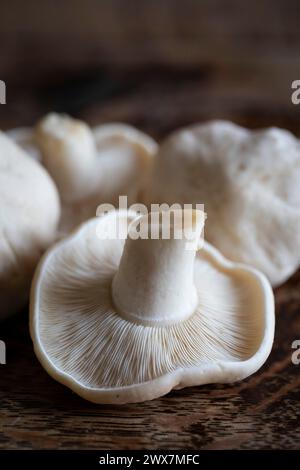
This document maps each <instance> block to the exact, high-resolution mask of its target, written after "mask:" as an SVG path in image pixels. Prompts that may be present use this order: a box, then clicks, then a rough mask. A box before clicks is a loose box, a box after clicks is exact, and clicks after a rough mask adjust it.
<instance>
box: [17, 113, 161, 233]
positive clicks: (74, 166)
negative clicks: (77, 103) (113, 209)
mask: <svg viewBox="0 0 300 470" xmlns="http://www.w3.org/2000/svg"><path fill="white" fill-rule="evenodd" d="M10 135H11V136H12V137H13V138H14V139H15V140H16V141H17V142H18V144H19V145H23V146H24V148H25V149H26V150H27V151H28V152H30V153H31V154H32V155H33V156H34V158H37V159H40V160H41V161H42V163H43V165H44V166H45V167H46V169H47V170H48V171H49V173H50V175H51V176H52V178H53V179H54V181H55V183H56V185H57V187H58V189H59V193H60V197H61V201H62V217H61V223H60V232H61V234H65V233H68V232H69V231H70V230H71V229H73V228H74V227H76V226H77V225H78V224H79V223H81V222H83V221H84V220H87V219H88V218H90V217H93V216H95V215H96V209H97V206H98V205H100V204H102V203H110V204H113V205H117V204H118V198H119V196H121V195H122V196H127V197H128V205H130V204H133V203H135V202H138V201H139V200H140V199H141V196H142V191H143V188H144V186H145V184H146V180H147V177H148V175H149V173H150V169H151V168H152V163H153V157H154V154H155V153H156V151H157V144H156V143H155V141H154V140H153V139H152V138H151V137H149V136H147V135H146V134H144V133H142V132H140V131H138V130H137V129H135V128H133V127H131V126H128V125H125V124H105V125H101V126H97V127H95V128H93V129H91V128H90V127H89V126H88V125H87V124H85V123H84V122H83V121H79V120H77V119H72V118H71V117H69V116H67V115H60V114H55V113H51V114H49V115H47V116H46V117H44V118H43V119H42V120H41V121H40V122H39V123H38V125H37V126H36V130H35V132H34V131H33V130H30V129H28V128H25V129H20V130H18V129H15V130H13V131H10Z"/></svg>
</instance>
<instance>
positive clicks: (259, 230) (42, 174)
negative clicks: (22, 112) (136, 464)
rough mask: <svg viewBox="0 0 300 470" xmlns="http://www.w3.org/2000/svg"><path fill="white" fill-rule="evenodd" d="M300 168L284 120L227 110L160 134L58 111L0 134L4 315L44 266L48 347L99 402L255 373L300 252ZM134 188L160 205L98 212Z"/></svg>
mask: <svg viewBox="0 0 300 470" xmlns="http://www.w3.org/2000/svg"><path fill="white" fill-rule="evenodd" d="M299 181H300V144H299V141H298V139H296V138H295V137H294V136H293V135H292V134H290V133H289V132H288V131H285V130H282V129H275V128H271V129H263V130H257V131H250V130H247V129H244V128H242V127H239V126H237V125H235V124H233V123H230V122H226V121H212V122H208V123H204V124H198V125H194V126H191V127H188V128H185V129H180V130H178V131H176V132H174V133H173V134H172V135H171V136H169V137H167V138H166V140H165V141H164V142H163V143H162V144H161V145H160V146H159V147H158V145H157V144H156V142H155V141H154V140H153V139H152V138H151V137H149V136H147V135H145V134H143V133H142V132H140V131H138V130H137V129H135V128H133V127H131V126H127V125H125V124H118V123H117V124H106V125H101V126H98V127H95V128H90V127H89V126H88V125H87V124H86V123H84V122H83V121H79V120H77V119H73V118H71V117H69V116H66V115H59V114H55V113H51V114H49V115H47V116H45V117H44V118H43V119H42V120H41V121H39V122H38V123H37V125H36V126H35V128H32V129H29V128H23V129H18V130H13V131H10V132H9V133H8V136H7V135H5V134H4V133H1V132H0V320H1V319H2V318H4V317H5V316H8V315H9V314H11V313H13V312H14V311H16V310H17V309H18V308H19V307H20V306H21V305H22V304H23V303H24V301H25V300H26V298H27V296H28V292H29V287H30V283H31V279H32V274H33V271H34V269H35V267H36V266H37V267H36V271H35V275H34V279H33V282H32V284H31V296H30V332H31V337H32V340H33V344H34V349H35V352H36V355H37V357H38V359H39V360H40V362H41V364H42V365H43V367H44V368H45V369H46V370H47V372H48V373H49V374H50V375H51V376H52V377H53V378H54V379H56V380H58V381H59V382H61V383H62V384H64V385H66V386H67V387H69V388H70V389H72V390H73V391H74V392H76V393H77V394H79V395H80V396H82V397H84V398H85V399H87V400H89V401H92V402H94V403H130V402H141V401H145V400H151V399H154V398H157V397H160V396H162V395H164V394H166V393H168V392H169V391H170V390H172V389H178V388H183V387H187V386H191V385H201V384H208V383H216V382H220V383H225V382H233V381H235V380H241V379H243V378H245V377H247V376H249V375H250V374H252V373H254V372H255V371H257V370H258V369H259V368H260V367H261V366H262V364H263V363H264V362H265V361H266V359H267V357H268V355H269V353H270V350H271V347H272V343H273V339H274V296H273V292H272V288H271V285H272V286H278V285H280V284H281V283H282V282H284V281H285V280H287V279H288V278H289V277H290V276H291V275H292V274H293V273H294V272H295V271H296V269H298V267H299V265H300V236H299V234H300V209H299V208H300V191H299ZM119 196H127V197H128V206H130V205H131V204H133V203H137V202H144V203H145V204H147V206H148V207H149V209H150V210H149V212H148V214H147V215H145V214H144V213H143V211H140V212H136V210H137V209H136V208H135V210H134V211H133V210H128V211H123V210H115V211H110V212H108V213H106V214H104V215H103V214H102V216H101V217H95V214H96V209H97V207H98V206H99V205H100V204H102V203H103V204H111V205H114V206H116V207H117V206H118V202H119ZM152 203H155V204H156V207H158V211H156V212H151V211H152V210H153V211H154V209H152V208H151V204H152ZM162 204H163V205H164V206H163V209H162V207H159V206H160V205H162ZM175 204H176V209H175V206H174V205H175ZM184 204H189V205H190V207H191V206H192V208H191V209H187V208H186V207H184ZM197 204H198V205H199V204H203V205H204V208H205V213H206V214H205V213H204V212H203V211H201V210H199V209H195V207H196V205H197ZM178 206H179V208H178ZM166 207H167V208H168V209H166ZM197 207H198V206H197ZM144 208H146V207H145V206H144ZM159 209H160V210H161V211H163V212H159ZM206 215H207V222H206ZM164 216H166V217H167V220H169V226H168V228H169V230H170V231H169V236H168V237H164V236H163V233H164V229H165V225H164V223H165V221H166V219H164ZM168 217H169V219H168ZM176 217H179V219H177V222H178V220H180V223H177V222H176V221H175V219H176ZM186 219H188V220H189V222H188V224H186V223H185V222H186ZM163 220H164V222H163ZM142 224H145V225H146V227H147V229H146V232H143V235H141V234H142V231H141V232H139V233H138V236H135V235H136V233H135V229H136V227H140V226H141V225H142ZM204 224H205V239H207V242H206V241H205V242H204V241H203V239H202V238H203V237H202V236H203V230H204ZM75 228H76V230H75V231H73V229H75ZM116 229H117V230H116ZM154 233H155V236H153V234H154ZM120 234H123V236H121V235H120ZM63 237H64V238H63ZM60 238H62V239H61V240H59V241H57V239H60ZM187 246H188V248H187ZM48 247H49V248H48ZM46 248H48V251H47V252H46V253H45V254H44V255H43V257H42V259H41V260H40V261H39V258H40V256H41V255H42V253H43V251H45V249H46ZM37 263H38V265H37Z"/></svg>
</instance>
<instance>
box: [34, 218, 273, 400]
mask: <svg viewBox="0 0 300 470" xmlns="http://www.w3.org/2000/svg"><path fill="white" fill-rule="evenodd" d="M134 217H135V214H132V213H131V214H130V213H128V212H125V211H120V212H111V213H109V214H107V215H104V216H103V217H101V218H94V219H91V220H90V221H88V222H86V223H85V224H83V225H82V226H81V227H80V228H79V229H78V230H77V231H76V232H75V233H73V234H71V235H70V236H68V237H67V238H66V239H64V240H63V241H60V242H58V243H57V244H56V245H55V246H54V247H52V248H51V249H50V250H49V251H48V252H47V254H46V255H45V256H44V258H43V260H42V261H41V263H40V264H39V267H38V269H37V271H36V274H35V278H34V282H33V287H32V295H31V308H30V330H31V337H32V340H33V343H34V349H35V352H36V355H37V357H38V359H39V360H40V362H41V364H42V365H43V367H44V368H45V369H46V371H47V372H48V373H49V374H50V375H51V376H52V377H53V378H54V379H56V380H57V381H59V382H61V383H62V384H64V385H66V386H67V387H69V388H71V389H72V390H73V391H74V392H76V393H77V394H78V395H80V396H82V397H83V398H85V399H87V400H89V401H92V402H95V403H127V402H140V401H145V400H151V399H154V398H157V397H159V396H162V395H164V394H166V393H168V392H169V391H170V390H171V389H173V388H176V389H178V388H183V387H187V386H192V385H201V384H207V383H216V382H232V381H235V380H240V379H242V378H244V377H247V376H248V375H250V374H252V373H254V372H255V371H256V370H257V369H259V367H260V366H261V365H262V364H263V363H264V362H265V360H266V358H267V357H268V355H269V353H270V350H271V346H272V342H273V336H274V299H273V293H272V290H271V287H270V284H269V283H268V281H267V279H266V278H265V277H264V275H262V274H261V273H259V272H258V271H256V270H255V269H253V268H249V267H246V266H243V265H240V264H234V263H232V262H230V261H227V260H226V259H225V258H224V257H223V256H222V255H221V254H220V253H219V252H218V251H217V250H216V249H215V248H213V247H212V246H210V245H209V244H206V243H205V244H204V247H203V249H201V250H200V251H198V252H197V254H196V258H195V265H194V266H195V268H194V277H195V285H196V288H197V291H198V295H199V304H198V307H197V309H196V311H195V312H194V313H193V314H192V315H191V316H190V317H189V318H188V319H186V320H184V321H182V322H179V323H175V324H171V325H166V326H160V325H155V326H145V325H143V324H138V323H136V322H132V321H129V320H127V319H125V318H124V317H122V316H121V315H120V314H119V312H118V311H116V308H115V307H114V305H113V303H112V296H111V283H112V279H113V277H114V275H115V273H116V271H117V269H118V266H119V263H120V259H121V255H122V251H123V247H124V240H121V239H113V240H112V239H106V240H105V239H102V240H101V241H100V240H99V238H98V236H99V234H101V233H103V234H104V233H109V232H110V230H111V228H112V227H114V226H115V224H116V223H118V224H119V227H123V228H125V229H126V226H127V224H128V223H130V222H131V221H132V220H133V219H134ZM97 234H98V236H97Z"/></svg>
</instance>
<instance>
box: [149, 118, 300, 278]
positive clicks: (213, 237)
mask: <svg viewBox="0 0 300 470" xmlns="http://www.w3.org/2000/svg"><path fill="white" fill-rule="evenodd" d="M299 182H300V144H299V141H298V140H297V139H296V138H295V137H294V136H293V135H292V134H290V133H289V132H288V131H285V130H281V129H275V128H271V129H266V130H259V131H249V130H246V129H244V128H242V127H239V126H236V125H234V124H232V123H229V122H225V121H213V122H209V123H206V124H203V125H195V126H191V127H189V128H186V129H183V130H180V131H177V132H175V133H174V134H173V135H171V136H170V137H169V138H167V139H166V141H165V142H164V143H163V144H162V146H161V148H160V151H159V153H158V156H157V159H156V164H155V165H154V172H153V178H152V180H151V184H150V185H149V193H148V202H153V203H167V204H173V203H175V202H176V203H180V204H184V203H191V204H195V203H203V204H205V208H206V211H207V214H208V223H207V226H206V238H207V240H208V241H209V242H210V243H212V244H213V245H214V246H216V247H217V248H218V249H219V250H220V251H221V252H222V253H223V254H224V255H225V256H226V257H228V258H230V259H232V260H234V261H239V262H243V263H247V264H251V265H253V266H255V267H256V268H258V269H260V270H261V271H263V272H264V273H265V274H266V275H267V277H268V278H269V279H270V281H271V283H272V285H273V286H277V285H279V284H281V283H282V282H284V281H285V280H286V279H287V278H288V277H289V276H291V275H292V274H293V273H294V272H295V271H296V269H297V268H298V266H299V264H300V190H299Z"/></svg>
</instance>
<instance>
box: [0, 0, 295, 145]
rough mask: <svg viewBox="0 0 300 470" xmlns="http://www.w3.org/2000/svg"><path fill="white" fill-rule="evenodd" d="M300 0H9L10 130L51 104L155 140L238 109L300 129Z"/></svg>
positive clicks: (2, 22) (2, 19)
mask: <svg viewBox="0 0 300 470" xmlns="http://www.w3.org/2000/svg"><path fill="white" fill-rule="evenodd" d="M299 20H300V3H299V1H297V0H289V1H286V0H256V1H251V2H242V1H238V0H228V1H220V0H219V1H217V0H202V1H201V0H181V1H180V0H177V1H176V0H72V1H67V0H60V1H53V0H35V1H34V0H26V1H22V0H10V1H7V2H4V1H2V2H1V3H0V79H2V80H4V81H5V82H6V86H7V104H6V105H1V106H0V128H2V129H8V128H11V127H16V126H20V125H22V126H23V125H31V124H33V123H34V122H35V121H36V120H37V119H38V118H39V117H40V116H41V115H43V114H44V113H46V112H48V111H50V110H56V111H64V112H68V113H70V114H72V115H74V116H77V117H81V118H83V119H86V120H87V121H88V122H90V123H91V124H95V123H101V122H107V121H124V122H127V123H130V124H133V125H135V126H137V127H138V128H140V129H142V130H144V131H146V132H148V133H150V134H151V135H152V136H153V137H155V138H162V137H164V136H165V135H166V134H167V133H168V132H169V131H171V130H173V129H175V128H177V127H179V126H183V125H186V124H190V123H193V122H196V121H203V120H207V119H212V118H226V119H231V120H233V121H235V122H237V123H239V124H242V125H246V126H249V127H262V126H270V125H276V126H282V127H287V128H289V129H290V130H292V131H293V132H295V133H296V134H298V135H299V134H300V119H299V112H300V105H299V106H295V105H293V104H292V102H291V82H292V81H293V80H295V79H300V54H299V50H300V28H299Z"/></svg>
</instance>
